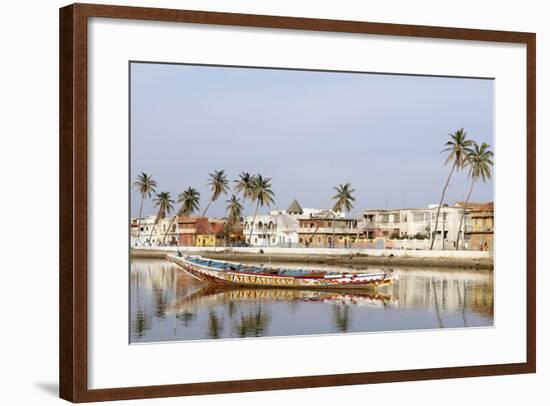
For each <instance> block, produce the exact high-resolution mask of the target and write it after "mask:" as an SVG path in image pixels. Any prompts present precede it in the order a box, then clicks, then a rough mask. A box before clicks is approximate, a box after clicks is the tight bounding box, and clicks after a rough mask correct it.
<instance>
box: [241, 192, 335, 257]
mask: <svg viewBox="0 0 550 406" xmlns="http://www.w3.org/2000/svg"><path fill="white" fill-rule="evenodd" d="M326 212H327V211H326V210H321V209H312V208H305V209H303V208H302V207H301V206H300V204H299V203H298V202H297V201H296V200H294V201H293V202H292V203H291V204H290V206H289V207H288V209H286V210H272V211H271V212H270V213H269V214H259V215H257V216H256V218H254V216H246V217H245V218H244V221H243V233H244V236H245V238H246V242H247V243H248V244H250V245H251V246H254V247H298V246H299V236H298V229H299V222H298V220H299V219H303V218H311V217H317V216H320V215H323V213H326ZM343 216H344V214H343V213H337V214H336V217H337V218H338V217H343ZM251 234H252V235H251Z"/></svg>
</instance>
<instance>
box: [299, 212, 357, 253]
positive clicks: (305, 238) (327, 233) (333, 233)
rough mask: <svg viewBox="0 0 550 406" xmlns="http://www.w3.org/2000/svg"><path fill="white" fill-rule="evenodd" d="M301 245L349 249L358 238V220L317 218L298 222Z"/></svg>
mask: <svg viewBox="0 0 550 406" xmlns="http://www.w3.org/2000/svg"><path fill="white" fill-rule="evenodd" d="M298 223H299V229H298V236H299V240H298V241H299V243H300V244H301V245H305V246H308V247H325V248H332V247H334V248H349V247H351V245H352V243H353V242H354V241H355V240H356V239H357V238H358V234H359V229H358V228H357V219H347V218H342V217H336V218H331V217H330V216H326V215H325V216H316V217H309V218H302V219H299V220H298Z"/></svg>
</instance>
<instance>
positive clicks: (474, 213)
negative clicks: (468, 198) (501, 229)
mask: <svg viewBox="0 0 550 406" xmlns="http://www.w3.org/2000/svg"><path fill="white" fill-rule="evenodd" d="M467 217H469V218H470V226H469V227H468V228H467V229H466V235H467V236H468V237H469V242H470V245H471V249H472V250H476V251H493V248H494V247H493V244H494V231H495V215H494V206H493V203H485V204H479V205H472V206H470V205H468V216H467Z"/></svg>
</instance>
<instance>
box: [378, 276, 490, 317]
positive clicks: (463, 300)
mask: <svg viewBox="0 0 550 406" xmlns="http://www.w3.org/2000/svg"><path fill="white" fill-rule="evenodd" d="M395 272H396V274H397V276H398V277H399V282H398V283H397V284H395V285H393V286H391V287H389V288H388V293H389V294H391V295H392V296H393V297H394V298H395V299H396V300H397V301H398V303H399V306H400V307H405V308H430V309H432V310H434V311H441V312H456V311H463V310H469V311H473V312H476V313H478V314H482V315H487V316H492V315H493V273H492V272H480V273H472V272H467V271H465V272H451V271H443V272H437V271H411V270H404V271H395Z"/></svg>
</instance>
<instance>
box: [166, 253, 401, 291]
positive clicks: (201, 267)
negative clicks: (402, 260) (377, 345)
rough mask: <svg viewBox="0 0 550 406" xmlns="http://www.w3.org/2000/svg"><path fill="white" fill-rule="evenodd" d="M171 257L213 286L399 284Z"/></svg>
mask: <svg viewBox="0 0 550 406" xmlns="http://www.w3.org/2000/svg"><path fill="white" fill-rule="evenodd" d="M167 258H168V260H170V261H171V262H173V263H174V264H176V265H177V266H178V267H180V268H181V269H183V270H184V271H186V272H188V273H189V274H190V275H192V276H194V277H195V278H197V279H199V280H201V281H204V282H207V283H209V284H212V285H233V286H259V287H277V288H301V289H303V288H309V289H376V288H378V287H380V286H384V285H389V284H392V283H393V282H394V281H395V278H394V277H392V276H388V275H387V274H386V273H385V272H372V273H356V272H345V273H336V272H328V271H315V270H304V269H289V268H271V267H267V266H253V265H244V264H239V263H236V262H228V261H218V260H213V259H208V258H203V257H200V256H185V257H184V256H181V257H180V256H178V255H167Z"/></svg>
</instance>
